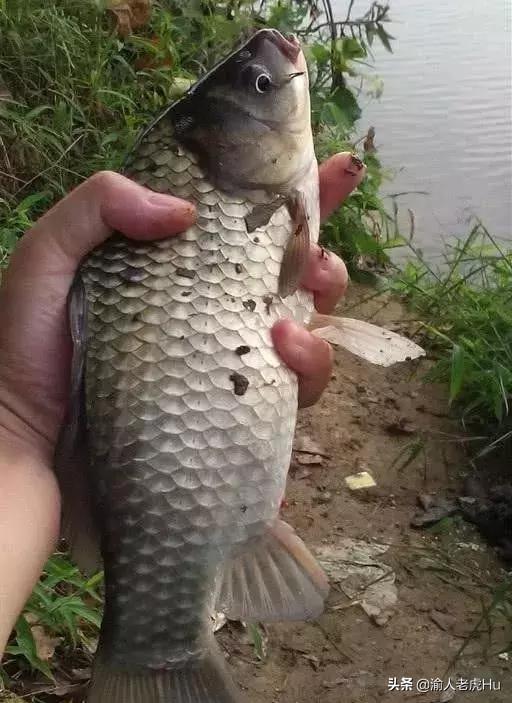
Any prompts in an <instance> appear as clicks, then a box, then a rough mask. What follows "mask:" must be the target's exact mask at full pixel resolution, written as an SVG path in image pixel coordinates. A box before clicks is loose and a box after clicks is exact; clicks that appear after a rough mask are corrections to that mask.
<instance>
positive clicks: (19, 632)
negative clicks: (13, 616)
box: [6, 615, 54, 680]
mask: <svg viewBox="0 0 512 703" xmlns="http://www.w3.org/2000/svg"><path fill="white" fill-rule="evenodd" d="M16 644H17V645H18V646H17V647H16V646H11V647H7V649H6V651H7V652H9V653H10V654H15V655H18V656H23V657H24V658H25V659H26V660H27V662H28V663H29V664H30V666H31V667H32V669H34V670H36V671H40V672H41V673H42V674H44V676H46V677H47V678H49V679H51V680H54V679H53V674H52V672H51V669H50V667H49V666H48V664H47V663H46V662H45V661H43V660H42V659H41V658H40V657H39V655H38V653H37V645H36V642H35V640H34V635H33V633H32V628H31V627H30V625H29V623H28V620H27V619H26V618H25V617H24V616H23V615H21V616H20V617H19V618H18V622H17V623H16Z"/></svg>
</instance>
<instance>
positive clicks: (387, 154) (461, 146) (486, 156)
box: [333, 0, 512, 259]
mask: <svg viewBox="0 0 512 703" xmlns="http://www.w3.org/2000/svg"><path fill="white" fill-rule="evenodd" d="M389 2H390V5H391V17H392V19H393V20H394V22H393V23H392V24H390V25H388V27H389V29H388V31H389V32H390V33H391V34H392V35H393V36H394V37H396V41H395V42H393V51H394V53H393V54H389V53H388V52H386V51H385V49H384V48H381V47H380V46H378V47H376V48H375V52H374V53H375V70H376V72H377V74H378V75H379V76H380V77H381V78H382V79H383V82H384V93H383V95H382V97H381V98H380V100H375V99H374V100H369V99H367V98H362V105H363V117H362V119H361V121H360V124H359V125H358V128H359V130H360V132H361V134H363V133H364V132H365V131H366V130H367V128H368V127H369V126H370V125H373V126H375V129H376V140H375V143H376V145H377V147H378V151H379V155H380V157H381V159H382V161H383V163H384V165H385V166H386V167H390V168H392V169H394V170H395V171H396V178H395V180H394V181H393V183H392V184H391V185H387V186H386V187H385V189H384V192H385V193H386V192H387V193H388V194H389V193H392V192H400V191H411V190H412V191H427V192H428V195H408V196H404V197H402V198H400V200H399V203H400V205H401V207H402V208H403V210H404V214H405V211H406V208H408V207H409V208H412V209H413V211H414V213H415V220H416V234H415V239H416V241H417V244H419V245H420V246H421V248H422V249H423V251H424V253H425V254H426V255H427V256H428V257H429V258H430V259H434V258H436V256H437V255H439V253H440V251H441V249H442V240H443V238H446V237H449V236H450V235H460V236H463V235H464V234H466V233H467V232H468V229H469V225H468V222H469V220H470V218H471V217H472V216H474V215H476V216H478V217H479V218H480V219H481V220H482V221H483V222H484V224H485V225H486V227H487V228H488V229H489V230H490V231H491V232H492V233H493V234H494V235H496V236H498V237H500V238H502V239H505V240H507V241H512V80H511V74H512V61H511V46H512V30H511V3H510V0H443V2H432V0H389ZM333 6H334V7H335V8H336V11H337V13H338V18H339V19H343V18H344V17H345V15H346V9H347V6H348V0H335V1H334V3H333ZM368 7H369V0H356V2H355V4H354V12H353V17H358V16H360V15H362V14H363V13H364V12H365V11H366V10H367V9H368ZM362 69H363V70H364V71H368V70H369V69H366V68H365V67H362ZM407 220H408V218H407ZM401 221H402V220H401ZM405 221H406V218H405V216H404V217H403V222H405Z"/></svg>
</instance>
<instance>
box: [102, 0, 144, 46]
mask: <svg viewBox="0 0 512 703" xmlns="http://www.w3.org/2000/svg"><path fill="white" fill-rule="evenodd" d="M151 5H152V0H109V3H108V5H107V9H108V10H109V11H110V12H111V13H112V14H113V15H115V18H116V22H117V24H116V32H117V34H118V35H119V36H120V37H123V38H124V37H127V36H128V35H130V34H132V32H133V31H134V30H135V29H139V28H140V27H144V26H145V25H147V23H148V22H149V19H150V17H151Z"/></svg>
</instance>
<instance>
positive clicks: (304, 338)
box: [288, 321, 311, 349]
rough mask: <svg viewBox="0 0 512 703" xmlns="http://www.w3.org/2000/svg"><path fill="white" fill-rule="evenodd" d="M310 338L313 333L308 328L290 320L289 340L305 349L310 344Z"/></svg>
mask: <svg viewBox="0 0 512 703" xmlns="http://www.w3.org/2000/svg"><path fill="white" fill-rule="evenodd" d="M310 340H311V334H310V333H309V332H308V331H307V330H305V329H304V327H301V326H300V325H297V323H295V322H291V321H290V324H289V328H288V342H289V343H290V344H293V345H294V346H295V347H299V348H301V349H305V348H306V347H307V346H308V343H309V342H310Z"/></svg>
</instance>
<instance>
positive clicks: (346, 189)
mask: <svg viewBox="0 0 512 703" xmlns="http://www.w3.org/2000/svg"><path fill="white" fill-rule="evenodd" d="M365 174H366V166H365V165H364V164H363V162H362V161H361V160H360V159H359V157H357V156H355V155H354V154H351V153H350V152H348V151H347V152H343V153H341V154H335V155H334V156H331V158H330V159H327V161H325V162H324V163H323V164H321V166H320V215H321V217H322V220H325V219H326V218H327V217H329V215H330V214H331V213H332V212H333V211H334V210H336V208H338V207H339V206H340V205H341V203H342V202H343V201H344V200H345V198H346V197H347V196H348V195H350V193H351V192H352V191H353V190H354V189H355V188H357V186H358V185H359V184H360V183H361V181H362V180H363V178H364V176H365Z"/></svg>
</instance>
